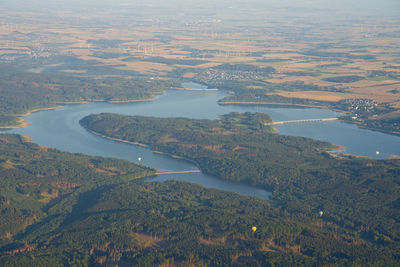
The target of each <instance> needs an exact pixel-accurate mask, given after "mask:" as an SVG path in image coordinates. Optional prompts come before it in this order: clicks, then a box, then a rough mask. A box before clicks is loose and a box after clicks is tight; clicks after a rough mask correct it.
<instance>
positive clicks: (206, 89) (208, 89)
mask: <svg viewBox="0 0 400 267" xmlns="http://www.w3.org/2000/svg"><path fill="white" fill-rule="evenodd" d="M170 89H171V90H179V91H218V88H205V89H200V88H199V89H197V88H170Z"/></svg>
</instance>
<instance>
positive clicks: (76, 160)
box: [0, 114, 399, 266]
mask: <svg viewBox="0 0 400 267" xmlns="http://www.w3.org/2000/svg"><path fill="white" fill-rule="evenodd" d="M238 116H239V115H238V114H234V115H232V114H231V115H228V116H226V117H225V118H226V120H227V121H231V123H235V124H236V123H237V122H240V121H242V123H243V120H244V119H245V118H246V117H248V116H250V114H248V115H247V116H244V115H240V116H239V117H240V118H238ZM265 119H268V118H265V117H261V118H260V117H258V116H257V115H254V117H253V120H254V121H258V122H260V120H265ZM171 122H172V121H171ZM204 123H205V124H208V125H209V126H213V127H214V126H216V125H215V124H219V122H215V121H211V122H210V121H209V122H207V121H204ZM178 124H179V125H180V127H184V126H185V125H187V126H188V127H199V125H201V123H197V125H196V123H195V122H193V121H192V122H187V123H185V122H184V121H183V120H181V121H180V122H178ZM239 124H241V123H239ZM243 125H244V126H242V128H243V129H242V131H243V132H247V131H251V130H249V126H246V124H243ZM225 127H227V126H226V125H225ZM216 130H217V129H214V130H213V131H214V132H215V131H216ZM236 130H237V131H239V129H236ZM224 134H225V135H228V134H227V133H226V132H225V133H224ZM0 138H1V139H0V151H1V153H0V155H1V156H0V177H1V187H0V188H1V191H0V208H1V214H2V216H1V217H0V265H1V266H23V265H25V266H100V265H102V266H115V265H121V266H125V265H126V266H154V265H175V266H187V265H195V266H204V265H206V266H228V265H230V266H282V265H292V266H293V265H296V266H301V265H303V266H312V265H314V266H319V265H323V264H324V265H326V264H339V265H354V264H356V265H357V264H358V265H377V266H383V265H385V266H395V265H396V264H398V263H399V262H398V261H399V259H398V257H397V256H396V255H399V251H398V236H397V237H396V236H395V234H396V231H398V227H397V225H396V223H395V221H396V220H397V221H398V214H397V213H398V203H397V202H398V200H397V202H396V201H395V202H393V203H392V204H391V205H387V206H384V209H385V211H382V212H380V214H381V215H382V216H384V217H382V218H381V219H380V222H379V223H380V224H384V223H385V224H386V227H389V226H391V227H392V228H393V229H391V230H390V233H387V235H384V234H380V235H378V232H376V229H374V226H373V225H369V224H366V223H365V224H363V225H359V226H358V227H360V229H356V227H357V226H354V225H351V223H352V220H351V218H347V217H346V218H344V220H343V221H342V222H341V223H339V222H335V215H334V214H332V213H331V212H332V211H331V207H330V206H329V205H328V204H329V203H328V202H329V199H331V198H330V197H329V195H330V194H333V195H334V194H336V192H334V190H332V189H329V188H325V189H322V191H323V192H324V194H321V193H318V192H312V193H310V195H311V194H319V196H320V197H321V196H322V195H327V198H326V199H324V198H322V199H321V200H320V202H321V203H324V204H325V206H324V207H322V206H319V207H318V209H316V210H312V211H311V212H307V211H306V212H301V213H299V212H296V211H297V210H298V207H294V206H292V207H283V206H282V205H281V204H280V203H282V202H283V201H280V200H274V202H273V203H274V205H271V204H270V203H269V202H268V201H264V200H261V199H257V198H252V197H245V196H240V195H237V194H234V193H229V192H223V191H218V190H213V189H205V188H203V187H201V186H197V185H192V184H188V183H182V182H173V181H170V182H165V183H149V182H146V181H143V180H140V179H137V178H140V177H143V176H148V175H152V174H153V173H154V170H152V169H149V168H146V167H142V166H138V165H135V164H133V163H129V162H126V161H122V160H115V159H107V158H101V157H90V156H85V155H82V154H70V153H65V152H60V151H58V150H55V149H50V148H47V147H39V146H37V145H35V144H32V143H29V142H27V141H25V140H24V138H23V137H21V136H18V135H1V136H0ZM321 145H323V144H321ZM388 169H390V167H388ZM397 177H398V176H397ZM380 179H383V177H382V178H380ZM397 182H398V180H397ZM368 186H369V188H370V189H369V190H375V191H377V190H388V189H386V187H390V186H394V185H393V184H392V183H391V182H390V179H389V181H388V182H385V186H379V185H377V184H375V183H374V180H373V178H371V181H369V185H368ZM397 186H398V185H397ZM392 190H393V191H396V190H397V189H396V188H393V189H392ZM353 191H354V192H357V190H356V188H352V191H351V193H352V194H353V193H354V192H353ZM363 191H365V190H363ZM398 191H399V190H397V192H398ZM372 194H374V193H372ZM378 194H385V192H379V193H378ZM390 194H393V195H394V196H393V197H394V198H398V196H396V194H395V193H394V192H391V193H390ZM397 194H398V193H397ZM300 195H301V194H294V196H293V198H298V197H299V196H300ZM335 197H339V198H340V196H335ZM348 197H349V196H348ZM364 199H366V196H364ZM348 201H351V202H353V201H354V199H352V198H351V197H350V198H349V200H348ZM375 201H377V202H378V203H377V205H378V204H382V203H381V201H385V200H381V199H379V198H376V199H375ZM309 202H310V200H308V199H304V200H303V201H302V203H299V205H305V204H307V203H309ZM355 204H357V203H354V204H352V203H349V205H350V207H351V206H352V205H355ZM369 204H371V203H369ZM309 207H310V206H309V205H308V206H307V208H309ZM358 208H359V209H360V210H359V211H358V212H359V213H364V215H362V216H366V217H367V216H368V214H367V213H368V210H366V209H365V206H362V205H361V206H360V207H358ZM395 209H397V213H396V211H395ZM320 210H321V211H322V210H323V215H322V214H321V213H320V212H319V211H320ZM389 211H390V212H391V214H390V218H392V220H391V221H390V220H389V219H388V217H385V216H387V215H386V214H385V212H389ZM348 215H349V217H350V215H351V217H356V216H358V215H357V212H355V213H353V214H348ZM396 216H397V217H396ZM336 218H337V217H336ZM377 223H378V222H377ZM253 226H255V227H256V231H253V230H252V228H253ZM396 227H397V228H396Z"/></svg>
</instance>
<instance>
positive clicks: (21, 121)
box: [0, 96, 156, 130]
mask: <svg viewBox="0 0 400 267" xmlns="http://www.w3.org/2000/svg"><path fill="white" fill-rule="evenodd" d="M155 99H156V97H155V96H153V97H151V98H146V99H131V100H112V101H108V100H105V99H90V100H81V101H71V102H56V103H55V104H56V105H55V106H53V107H43V108H34V109H31V110H28V111H27V112H25V113H23V114H14V115H13V116H16V117H19V118H18V120H17V124H16V125H9V126H0V130H7V129H22V128H28V127H29V123H28V122H26V120H25V119H24V118H22V117H26V116H30V115H32V113H35V112H39V111H46V110H53V109H58V108H61V107H63V106H64V105H78V104H87V103H91V102H106V103H112V104H124V103H136V102H150V101H154V100H155Z"/></svg>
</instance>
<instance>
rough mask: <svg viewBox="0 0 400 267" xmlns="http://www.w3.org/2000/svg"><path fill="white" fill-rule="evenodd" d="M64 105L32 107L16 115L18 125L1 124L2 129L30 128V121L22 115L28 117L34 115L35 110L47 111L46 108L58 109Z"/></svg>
mask: <svg viewBox="0 0 400 267" xmlns="http://www.w3.org/2000/svg"><path fill="white" fill-rule="evenodd" d="M60 107H62V106H60V105H57V106H54V107H47V108H35V109H31V110H29V111H27V112H25V113H23V114H16V115H15V116H16V117H18V120H17V123H18V124H17V125H10V126H0V129H23V128H28V127H29V125H30V124H29V123H27V122H26V120H25V119H24V118H22V117H26V116H30V115H32V113H34V112H39V111H45V110H52V109H57V108H60Z"/></svg>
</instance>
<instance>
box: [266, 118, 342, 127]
mask: <svg viewBox="0 0 400 267" xmlns="http://www.w3.org/2000/svg"><path fill="white" fill-rule="evenodd" d="M337 120H338V118H323V119H305V120H290V121H274V122H269V123H265V125H268V126H270V125H282V124H291V123H307V122H324V121H337Z"/></svg>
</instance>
